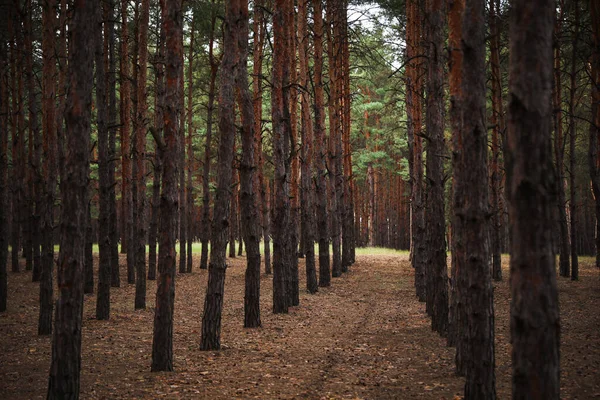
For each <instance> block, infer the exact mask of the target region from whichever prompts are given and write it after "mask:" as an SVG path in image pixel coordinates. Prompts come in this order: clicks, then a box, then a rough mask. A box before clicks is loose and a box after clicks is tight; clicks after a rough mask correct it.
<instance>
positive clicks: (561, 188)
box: [552, 0, 571, 276]
mask: <svg viewBox="0 0 600 400" xmlns="http://www.w3.org/2000/svg"><path fill="white" fill-rule="evenodd" d="M563 14H564V1H562V0H561V2H560V14H559V15H558V16H557V19H556V21H555V25H554V32H555V40H557V41H558V38H559V34H560V33H561V31H562V20H563ZM560 60H561V51H560V46H559V45H556V46H555V47H554V85H553V87H552V90H553V93H552V100H553V106H554V157H555V159H556V173H557V179H556V180H557V182H556V183H557V186H556V188H557V193H558V217H559V224H560V251H559V253H560V256H559V271H560V275H561V276H569V275H570V274H571V263H570V259H569V256H570V254H571V250H570V247H569V245H570V242H569V240H570V239H569V225H568V222H567V198H566V197H567V196H566V194H565V164H564V154H565V139H564V133H563V112H562V77H561V75H562V71H561V64H560Z"/></svg>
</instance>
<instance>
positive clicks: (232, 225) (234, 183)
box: [229, 139, 238, 258]
mask: <svg viewBox="0 0 600 400" xmlns="http://www.w3.org/2000/svg"><path fill="white" fill-rule="evenodd" d="M236 154H237V149H236V143H235V139H234V141H233V155H234V158H233V161H232V164H231V170H232V173H231V199H230V201H231V211H230V214H229V258H235V239H236V237H237V225H238V223H237V222H238V221H237V192H238V178H237V175H238V172H237V163H236V160H235V155H236Z"/></svg>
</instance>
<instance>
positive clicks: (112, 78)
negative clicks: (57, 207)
mask: <svg viewBox="0 0 600 400" xmlns="http://www.w3.org/2000/svg"><path fill="white" fill-rule="evenodd" d="M114 18H115V2H114V0H109V1H107V2H105V3H104V20H105V25H104V26H105V29H104V52H105V54H104V63H105V67H104V68H105V70H106V75H107V76H106V81H107V87H106V90H107V91H108V93H107V96H108V182H109V201H108V203H109V216H108V237H109V240H110V275H111V277H110V284H111V286H112V287H119V286H121V277H120V275H119V272H120V271H119V232H118V225H117V224H118V221H117V191H116V178H115V164H116V163H115V159H116V154H117V127H118V125H117V92H116V81H117V75H116V55H115V21H114Z"/></svg>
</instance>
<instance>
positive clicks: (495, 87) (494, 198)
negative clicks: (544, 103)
mask: <svg viewBox="0 0 600 400" xmlns="http://www.w3.org/2000/svg"><path fill="white" fill-rule="evenodd" d="M496 7H498V9H496ZM499 7H500V5H499V4H498V3H497V0H489V26H490V33H491V37H490V59H491V62H490V65H491V70H492V94H491V97H492V119H491V121H490V122H491V125H492V163H491V164H492V165H491V177H490V180H491V187H492V193H491V207H492V210H491V212H492V221H491V225H490V227H491V229H490V231H491V239H492V240H491V246H492V248H491V256H492V277H493V278H494V280H496V281H501V280H502V243H501V235H500V231H501V227H502V214H503V210H502V207H501V196H502V193H501V191H500V182H501V176H500V174H501V172H500V144H499V138H500V135H502V132H503V131H504V112H503V107H502V75H500V26H499V25H500V23H499V17H498V14H499V13H500V9H499Z"/></svg>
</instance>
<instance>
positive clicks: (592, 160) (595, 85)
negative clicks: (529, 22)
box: [588, 0, 600, 268]
mask: <svg viewBox="0 0 600 400" xmlns="http://www.w3.org/2000/svg"><path fill="white" fill-rule="evenodd" d="M590 11H591V20H592V35H593V38H594V46H595V47H594V51H593V52H592V62H591V67H592V68H591V75H592V96H591V98H592V122H593V123H591V124H590V148H589V158H588V160H589V167H590V175H591V178H592V190H593V193H594V202H595V205H596V268H600V147H599V145H598V139H599V137H600V4H599V3H598V2H597V1H594V0H591V1H590Z"/></svg>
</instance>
